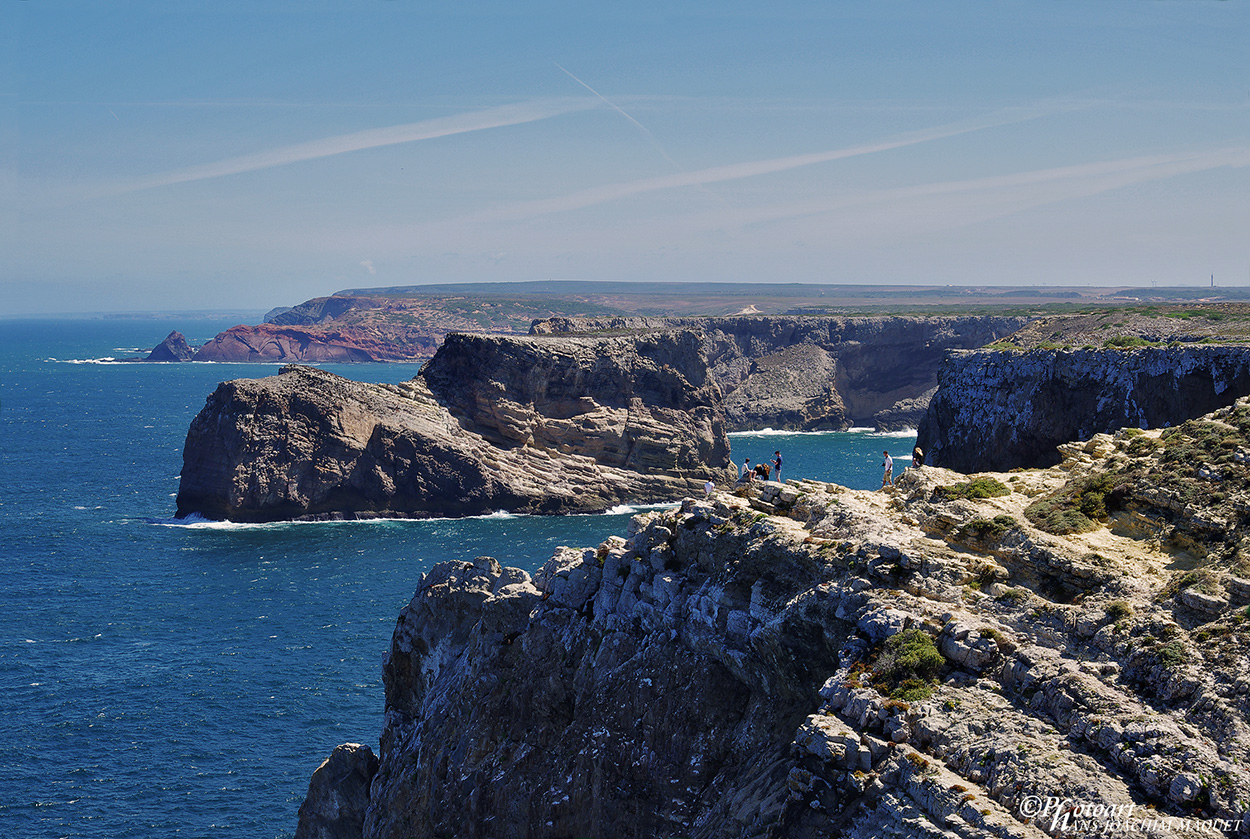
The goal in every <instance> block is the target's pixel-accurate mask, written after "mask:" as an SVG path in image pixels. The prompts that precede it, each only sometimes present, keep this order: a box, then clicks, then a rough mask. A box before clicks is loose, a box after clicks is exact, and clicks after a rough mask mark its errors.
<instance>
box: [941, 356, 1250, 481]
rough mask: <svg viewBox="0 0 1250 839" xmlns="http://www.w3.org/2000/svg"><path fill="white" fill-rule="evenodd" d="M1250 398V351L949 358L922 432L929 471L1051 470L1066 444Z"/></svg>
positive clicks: (1183, 417)
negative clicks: (938, 468) (931, 468)
mask: <svg viewBox="0 0 1250 839" xmlns="http://www.w3.org/2000/svg"><path fill="white" fill-rule="evenodd" d="M1248 394H1250V347H1246V346H1187V347H1149V348H1144V349H1086V350H1045V349H1036V350H1031V351H1028V352H1020V351H1013V350H995V349H984V350H977V351H970V352H955V353H951V354H950V357H949V358H948V359H947V360H946V362H945V363H944V364H943V365H942V367H941V370H940V372H939V374H938V391H937V394H936V395H935V396H934V398H933V399H932V400H931V401H930V403H929V407H928V411H927V413H926V414H925V417H924V420H923V421H922V422H921V424H920V426H919V436H918V440H917V445H919V446H920V447H921V448H922V449H923V450H924V451H925V454H926V457H927V458H928V462H929V463H932V464H934V465H940V466H945V467H948V468H951V469H956V470H959V471H961V472H975V471H977V470H981V469H997V470H1007V469H1013V468H1016V467H1020V466H1048V465H1051V464H1054V463H1056V462H1057V461H1058V460H1059V454H1058V451H1057V449H1056V447H1057V446H1059V445H1060V444H1062V443H1066V442H1068V441H1070V440H1084V439H1088V438H1089V437H1090V436H1092V435H1093V434H1095V433H1098V432H1109V431H1114V430H1115V429H1118V428H1122V427H1124V426H1135V427H1140V428H1150V427H1158V426H1163V425H1170V424H1176V423H1179V422H1183V421H1184V420H1186V419H1191V418H1193V417H1197V416H1201V415H1202V414H1205V413H1207V412H1209V411H1213V410H1215V409H1216V408H1219V407H1223V406H1226V405H1230V404H1232V402H1233V400H1235V399H1236V398H1238V397H1240V396H1245V395H1248Z"/></svg>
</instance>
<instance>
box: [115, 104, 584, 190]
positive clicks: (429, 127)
mask: <svg viewBox="0 0 1250 839" xmlns="http://www.w3.org/2000/svg"><path fill="white" fill-rule="evenodd" d="M600 98H601V99H602V97H600ZM595 107H598V102H595V101H592V100H587V99H544V100H537V101H534V102H522V103H518V104H515V105H504V106H502V107H498V108H490V109H487V110H484V111H475V112H472V113H466V114H456V115H455V116H449V117H439V118H437V119H429V120H424V121H422V122H411V123H407V124H404V125H393V126H389V127H386V128H372V129H369V130H367V131H357V132H354V133H352V134H341V135H339V136H337V137H325V138H322V139H320V140H310V141H309V142H306V143H296V144H295V145H291V146H282V147H281V148H276V149H270V150H269V151H263V152H257V153H256V154H248V155H242V156H240V157H231V158H227V159H225V160H219V161H217V162H215V163H205V164H202V165H199V166H188V167H186V168H184V169H175V170H173V171H172V172H165V173H162V174H159V175H152V176H149V177H146V178H140V179H138V180H134V181H131V182H129V183H127V184H124V185H122V186H121V187H120V188H119V189H117V190H114V191H115V192H135V191H138V190H143V189H153V188H156V187H162V186H171V185H173V184H180V183H187V182H189V181H202V180H206V179H208V178H221V177H225V176H227V175H238V174H241V173H243V172H255V171H258V170H260V169H269V168H272V167H275V166H286V165H289V164H291V163H299V162H301V161H305V160H316V159H318V158H322V157H331V156H333V155H336V154H346V153H347V152H353V151H360V150H362V149H372V148H378V147H380V146H392V145H396V144H399V143H412V142H415V141H417V140H430V139H433V138H435V137H447V136H450V135H453V134H465V133H468V132H470V131H483V130H485V129H488V128H502V127H504V126H508V125H520V124H522V123H527V122H537V121H538V120H543V119H549V118H550V117H555V116H560V115H562V114H567V113H571V112H573V111H584V110H588V109H590V108H595Z"/></svg>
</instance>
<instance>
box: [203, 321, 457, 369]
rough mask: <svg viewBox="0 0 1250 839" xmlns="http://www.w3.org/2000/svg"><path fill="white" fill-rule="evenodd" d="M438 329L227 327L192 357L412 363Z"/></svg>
mask: <svg viewBox="0 0 1250 839" xmlns="http://www.w3.org/2000/svg"><path fill="white" fill-rule="evenodd" d="M442 339H443V333H442V332H432V331H430V330H428V329H423V328H420V327H409V328H405V327H395V326H386V327H370V326H339V327H335V326H283V325H280V324H268V323H266V324H261V325H260V326H232V327H230V328H229V329H227V330H226V331H225V332H222V333H220V334H218V335H217V336H216V337H214V338H213V340H211V341H209V342H208V343H207V344H205V345H204V346H202V347H200V348H199V349H198V350H196V352H195V356H194V358H193V359H192V360H194V361H246V362H256V361H285V362H300V361H304V362H314V361H315V362H323V361H338V362H343V361H412V360H414V359H424V358H429V357H430V356H432V355H433V354H434V351H435V350H436V349H437V348H438V345H439V342H440V341H442Z"/></svg>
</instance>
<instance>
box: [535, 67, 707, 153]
mask: <svg viewBox="0 0 1250 839" xmlns="http://www.w3.org/2000/svg"><path fill="white" fill-rule="evenodd" d="M551 63H552V64H554V65H556V66H557V67H559V68H560V71H561V72H563V73H564V74H565V75H566V76H568V77H569V78H570V79H572V80H573V81H575V82H577V83H578V84H579V85H581V86H582V87H584V88H586V89H587V90H589V91H590V92H591V93H593V94H594V95H595V96H598V97H599V99H600V100H601V101H602V102H603V103H604V104H605V105H607V106H608V107H609V108H611V109H612V110H614V111H616V112H617V113H618V114H620V115H621V116H623V117H625V119H627V120H629V121H630V122H632V123H633V124H634V125H636V126H637V127H638V130H639V131H641V132H642V133H643V134H644V135H645V136H646V138H647V140H648V142H650V143H651V145H652V147H653V148H654V149H655V150H656V151H658V152H659V153H660V156H661V157H663V158H664V159H665V160H667V161H668V162H669V163H671V164H672V165H673V168H674V169H677V170H678V171H681V172H684V171H686V170H685V169H684V168H683V167H681V166H679V165H678V164H677V161H676V160H673V158H671V157H669V156H668V152H666V151H664V147H663V146H661V145H660V141H659V140H657V139H655V135H654V134H652V133H651V131H650V130H649V129H648V128H647V126H645V125H643V124H642V123H641V122H639V121H638V120H636V119H634V118H633V117H631V116H630V115H629V114H627V113H625V111H624V109H622V108H621V107H620V106H619V105H617V104H616V103H615V102H613V101H612V100H610V99H608V97H606V96H604V95H603V94H602V93H600V92H599V91H597V90H595V89H594V88H593V87H591V86H590V85H588V84H586V83H585V82H584V81H582V80H581V79H579V78H578V77H577V76H574V75H573V74H572V73H570V72H569V71H568V70H567V69H565V68H564V67H563V66H561V65H560V63H559V62H558V61H553V62H551Z"/></svg>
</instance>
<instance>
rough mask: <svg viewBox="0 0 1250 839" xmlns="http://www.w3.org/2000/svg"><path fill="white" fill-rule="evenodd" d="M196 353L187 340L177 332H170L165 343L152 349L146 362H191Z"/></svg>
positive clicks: (162, 342)
mask: <svg viewBox="0 0 1250 839" xmlns="http://www.w3.org/2000/svg"><path fill="white" fill-rule="evenodd" d="M194 354H195V351H194V350H192V349H191V345H190V344H188V343H187V339H186V338H185V337H184V336H183V334H182V333H181V332H179V331H177V330H174V331H173V332H170V333H169V335H168V336H166V338H165V340H164V341H161V342H160V343H159V344H157V345H156V346H155V347H153V348H152V352H150V353H148V356H147V358H145V359H143V360H144V361H190V360H191V357H192V356H193V355H194Z"/></svg>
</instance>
